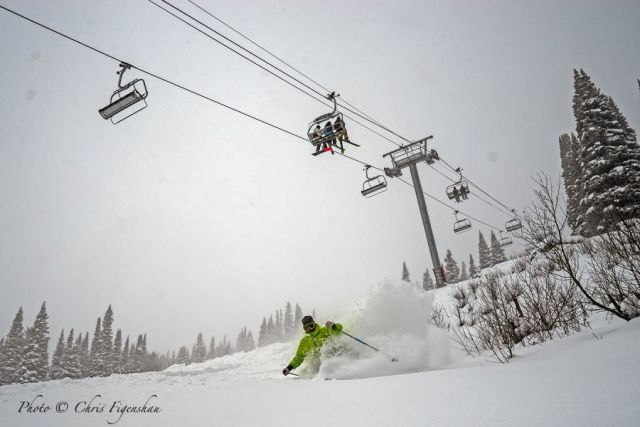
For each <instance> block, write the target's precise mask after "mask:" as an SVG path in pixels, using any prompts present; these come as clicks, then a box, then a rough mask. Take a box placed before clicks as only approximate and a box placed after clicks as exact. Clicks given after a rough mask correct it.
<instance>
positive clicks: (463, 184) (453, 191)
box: [436, 153, 470, 203]
mask: <svg viewBox="0 0 640 427" xmlns="http://www.w3.org/2000/svg"><path fill="white" fill-rule="evenodd" d="M436 155H437V153H436ZM456 172H458V173H459V174H460V178H459V179H458V181H457V182H454V183H453V184H451V185H449V186H448V187H447V197H448V198H449V200H455V201H456V203H460V202H462V201H464V200H467V199H468V198H469V192H470V191H469V183H468V182H467V180H466V179H464V177H463V176H462V169H460V168H457V169H456Z"/></svg>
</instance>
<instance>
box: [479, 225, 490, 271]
mask: <svg viewBox="0 0 640 427" xmlns="http://www.w3.org/2000/svg"><path fill="white" fill-rule="evenodd" d="M478 234H479V236H480V237H479V240H478V255H479V258H480V270H482V269H483V268H487V267H491V251H490V250H489V246H488V245H487V241H486V240H484V236H483V235H482V231H478Z"/></svg>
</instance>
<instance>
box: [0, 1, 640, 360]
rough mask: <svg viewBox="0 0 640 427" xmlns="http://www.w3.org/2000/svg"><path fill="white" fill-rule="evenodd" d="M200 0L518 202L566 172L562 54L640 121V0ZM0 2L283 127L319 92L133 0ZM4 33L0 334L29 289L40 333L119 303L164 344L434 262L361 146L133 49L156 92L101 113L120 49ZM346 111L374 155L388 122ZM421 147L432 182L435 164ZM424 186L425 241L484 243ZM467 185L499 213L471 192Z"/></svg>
mask: <svg viewBox="0 0 640 427" xmlns="http://www.w3.org/2000/svg"><path fill="white" fill-rule="evenodd" d="M200 1H201V4H202V5H203V6H205V7H207V8H209V9H210V10H211V11H212V12H213V13H214V14H216V15H218V16H219V17H220V18H222V19H225V20H226V21H227V22H229V23H230V24H232V25H234V26H236V27H237V28H238V29H239V30H240V31H243V32H245V33H246V34H247V35H248V36H250V37H252V38H254V39H255V40H257V41H259V42H260V43H262V44H263V45H264V46H265V47H267V48H268V49H269V50H271V51H272V52H274V53H276V54H278V55H280V56H281V57H283V58H285V59H286V60H287V61H289V62H290V63H291V64H293V65H295V66H296V67H298V68H300V69H301V70H303V71H304V72H305V73H307V74H308V75H309V76H311V77H312V78H314V79H315V80H317V81H318V82H320V83H322V84H323V85H324V86H326V87H328V88H331V89H332V90H336V91H337V92H339V93H340V94H341V96H342V97H343V98H344V99H346V100H347V101H349V102H351V103H353V104H355V105H356V106H357V107H358V108H360V109H363V110H364V111H365V112H366V113H368V114H370V115H372V116H373V117H374V118H376V119H377V120H379V121H381V122H382V123H384V124H385V125H387V126H389V127H390V128H391V129H393V130H394V131H396V132H398V133H400V134H401V135H403V136H406V137H407V138H410V139H412V140H417V139H420V138H423V137H425V136H427V135H434V140H433V143H432V144H431V145H430V146H431V147H433V148H435V149H437V150H438V152H439V153H440V154H442V156H443V157H444V158H445V159H446V160H447V161H449V162H450V163H452V164H453V165H455V166H462V167H463V169H464V172H465V174H467V175H468V176H469V177H470V178H471V179H472V180H474V182H476V183H477V184H479V185H480V186H481V187H483V188H484V189H485V190H487V191H489V192H490V193H491V194H492V195H494V196H495V197H497V198H498V199H499V200H501V201H502V202H504V203H506V204H507V205H508V206H510V207H513V208H516V209H519V210H521V209H522V208H523V207H524V206H525V205H526V204H527V203H528V201H530V199H531V196H532V191H531V190H532V186H533V185H532V181H531V177H532V176H534V175H535V174H537V173H538V172H540V171H544V172H546V173H548V174H550V175H552V176H558V174H559V173H560V167H559V164H560V162H559V154H558V137H559V135H560V134H561V133H564V132H570V131H571V130H573V129H574V121H573V116H572V111H571V97H572V95H573V81H572V70H573V68H583V69H584V70H585V71H586V72H587V73H588V74H589V75H591V77H592V78H593V80H594V82H595V83H596V85H597V86H598V87H599V88H601V89H602V90H603V91H604V92H605V93H606V94H608V95H609V96H612V97H613V99H614V100H615V102H616V103H617V104H618V106H619V107H620V109H621V110H622V112H623V113H624V114H625V115H626V117H627V119H629V121H630V124H631V126H632V127H633V128H635V129H638V125H639V124H640V119H639V117H640V115H639V113H640V95H639V93H638V88H637V83H636V78H638V77H640V58H639V57H638V52H640V37H639V36H640V30H639V28H640V25H639V24H640V22H639V17H640V3H638V2H637V1H613V2H601V1H562V2H559V1H536V2H532V1H403V2H391V1H346V2H345V1H334V0H331V1H327V2H322V3H318V2H311V1H278V2H266V1H239V2H235V1H234V2H232V1H223V2H213V1H211V0H200ZM2 4H4V5H6V6H7V7H10V8H12V9H14V10H17V11H19V12H21V13H24V14H25V15H27V16H29V17H32V18H33V19H36V20H38V21H40V22H43V23H45V24H47V25H50V26H52V27H54V28H56V29H58V30H60V31H62V32H64V33H67V34H69V35H71V36H73V37H76V38H78V39H79V40H81V41H83V42H85V43H88V44H91V45H93V46H95V47H97V48H99V49H102V50H104V51H106V52H108V53H110V54H112V55H114V56H116V57H118V58H122V59H124V60H126V61H128V62H130V63H132V64H134V65H136V66H138V67H140V68H145V69H148V70H150V71H153V72H154V73H156V74H159V75H161V76H163V77H166V78H168V79H170V80H173V81H176V82H179V83H181V84H183V85H185V86H187V87H190V88H193V89H195V90H198V91H200V92H202V93H204V94H206V95H207V96H210V97H213V98H215V99H219V100H220V101H223V102H225V103H228V104H230V105H233V106H234V107H237V108H239V109H242V110H244V111H247V112H248V113H251V114H254V115H257V116H259V117H260V118H263V119H265V120H268V121H271V122H273V123H276V124H277V125H279V126H282V127H283V128H285V129H287V130H291V131H293V132H295V133H298V134H300V135H304V134H305V132H306V127H307V124H308V123H309V122H310V121H311V120H312V119H313V118H314V117H316V116H318V115H320V114H323V113H325V112H327V109H326V108H323V106H322V105H320V104H319V103H317V102H316V101H314V100H312V99H310V98H308V97H306V96H305V95H303V94H301V93H300V92H298V91H296V90H295V89H293V88H291V87H289V86H286V85H284V84H283V83H282V82H281V81H279V80H277V79H275V78H274V77H272V76H270V75H268V74H267V73H266V72H264V71H262V70H259V69H258V68H256V67H255V66H253V65H251V64H249V63H248V62H246V61H245V60H243V59H241V58H239V57H238V56H236V55H234V54H233V53H231V52H229V51H228V50H226V49H224V48H222V47H221V46H219V45H217V44H215V43H214V42H212V41H211V40H209V39H207V38H205V37H203V36H202V35H201V34H199V33H196V32H195V31H193V30H192V29H190V28H188V27H186V26H185V25H184V24H182V23H180V22H178V21H175V20H174V19H173V18H171V17H170V16H168V15H166V14H165V13H163V12H162V11H160V10H159V9H157V8H156V7H154V6H153V5H151V4H150V3H148V2H147V1H143V0H134V1H111V2H87V1H79V0H78V1H65V2H44V1H40V2H38V1H7V0H5V1H3V2H2ZM176 4H179V5H180V7H183V8H184V9H185V10H188V11H189V12H190V13H193V14H194V15H196V16H198V18H199V19H202V20H203V21H205V22H207V23H208V24H209V25H211V26H213V27H214V28H216V29H218V30H219V31H224V28H223V27H221V26H220V25H218V24H216V23H215V21H213V20H211V19H209V18H208V17H207V16H206V15H203V14H202V13H200V12H199V11H198V10H197V9H196V8H195V7H193V6H192V5H190V4H189V3H188V2H186V1H185V2H176ZM0 34H1V35H2V42H1V43H0V57H1V58H2V59H3V67H0V81H1V82H2V83H1V84H0V99H2V101H3V102H2V103H1V104H0V117H1V119H0V120H1V123H2V134H1V135H2V136H1V139H0V335H2V336H4V335H6V333H7V332H8V329H9V327H10V325H11V321H12V319H13V317H14V315H15V312H16V311H17V309H18V307H20V306H23V308H24V310H25V324H26V325H30V324H31V323H32V322H33V319H34V317H35V314H36V312H37V310H38V308H39V306H40V304H41V302H42V301H44V300H46V301H47V304H48V310H49V315H50V317H51V319H50V325H51V336H52V337H53V338H52V339H56V338H57V335H58V334H59V333H60V330H61V329H62V328H65V329H66V330H67V331H68V330H69V329H70V328H76V332H77V331H78V330H82V331H87V330H88V331H90V332H92V331H93V328H94V326H95V320H96V317H97V316H101V315H102V314H103V313H104V311H105V310H106V308H107V306H108V305H109V304H112V306H113V309H114V312H115V325H114V327H115V328H122V329H123V331H124V332H125V333H126V334H130V335H135V334H138V333H141V332H147V333H148V342H149V347H150V349H154V350H160V351H166V350H167V349H174V348H178V347H179V346H180V345H189V346H190V345H191V344H192V343H193V342H194V341H195V337H196V335H197V333H198V332H200V331H202V332H203V333H204V335H205V337H210V336H211V335H212V334H214V335H215V336H216V338H221V337H222V335H224V334H227V335H228V336H230V337H231V339H233V340H235V335H236V334H237V332H239V330H240V328H241V327H242V326H243V325H245V324H246V325H247V326H248V327H249V328H250V329H251V330H253V332H254V334H256V335H257V329H258V326H259V322H260V321H261V319H262V317H263V316H268V315H269V314H270V313H272V312H273V311H274V310H275V309H277V308H281V307H283V306H284V304H285V303H286V302H287V301H291V302H299V303H300V304H301V305H302V306H303V308H304V309H305V311H311V309H313V308H315V309H317V310H318V312H319V314H321V315H322V319H320V320H326V319H327V318H329V317H332V318H337V319H339V318H340V317H341V316H342V317H345V316H347V313H346V310H347V307H348V303H349V302H350V301H353V300H355V299H357V298H360V297H362V296H363V295H364V294H365V293H366V292H367V290H368V289H369V288H370V287H371V286H372V285H375V284H376V283H379V282H381V281H382V280H384V278H385V277H389V278H398V277H399V276H400V274H401V266H402V261H406V262H407V265H408V267H409V270H410V272H411V274H412V280H414V281H419V282H421V280H422V273H423V272H424V271H425V270H426V269H427V268H431V262H430V258H429V252H428V249H427V245H426V240H425V236H424V231H423V228H422V223H421V220H420V215H419V211H418V207H417V204H416V200H415V194H414V192H413V189H412V188H410V187H408V186H406V185H404V184H402V183H400V182H398V181H397V180H389V190H388V191H387V192H385V193H383V194H381V195H379V196H376V197H374V198H371V199H365V198H363V197H362V196H361V195H360V190H361V186H362V181H363V180H364V172H363V171H362V165H360V164H358V163H354V162H351V161H349V160H348V159H345V158H343V157H341V156H329V155H323V156H319V157H313V156H311V155H310V153H311V152H312V150H313V147H312V146H311V145H310V144H309V143H305V142H304V141H300V140H298V139H295V138H293V137H291V136H288V135H286V134H284V133H281V132H278V131H275V130H273V129H270V128H268V127H265V126H264V125H261V124H259V123H256V122H254V121H251V120H249V119H247V118H244V117H242V116H239V115H237V114H235V113H232V112H229V111H227V110H224V109H222V108H221V107H219V106H216V105H213V104H211V103H208V102H206V101H204V100H202V99H199V98H197V97H194V96H193V95H190V94H187V93H185V92H182V91H179V90H178V89H176V88H174V87H171V86H170V85H167V84H166V83H163V82H161V81H159V80H156V79H154V78H152V77H149V76H145V75H142V74H140V73H139V72H137V71H129V72H127V74H125V76H126V78H125V80H127V79H129V78H134V77H142V78H144V79H145V81H146V84H147V87H148V88H149V97H148V103H149V107H148V108H147V109H146V110H144V111H142V112H141V113H139V114H138V115H136V116H134V117H132V118H130V119H128V120H126V121H125V122H122V123H120V124H119V125H116V126H114V125H112V124H111V123H110V122H107V121H104V120H103V119H102V118H101V117H100V116H99V114H98V112H97V110H98V109H99V108H101V107H103V106H105V105H106V104H107V103H108V101H109V97H110V95H111V92H112V91H113V90H114V89H115V87H116V82H117V78H116V75H115V72H116V70H117V66H118V63H117V62H115V61H113V60H110V59H107V58H105V57H103V56H101V55H97V54H95V53H94V52H91V51H90V50H88V49H85V48H82V47H80V46H78V45H76V44H74V43H72V42H70V41H68V40H65V39H62V38H60V37H58V36H56V35H54V34H51V33H49V32H47V31H44V30H42V29H40V28H38V27H36V26H34V25H33V24H29V23H27V22H25V21H22V20H19V19H18V18H16V17H15V16H13V15H10V14H8V13H6V12H4V11H0ZM225 34H227V32H225ZM347 127H348V129H349V135H350V137H351V139H352V140H354V141H355V142H358V143H360V144H361V145H362V147H361V148H355V147H351V146H349V147H348V148H347V149H348V152H347V154H349V155H351V156H354V157H356V158H358V159H359V160H361V161H363V162H367V163H370V164H373V165H375V166H378V167H383V166H388V160H387V159H384V160H383V159H382V155H383V154H384V153H386V152H388V151H391V150H393V149H394V148H395V146H394V145H392V144H390V143H389V142H387V141H385V140H383V139H381V138H379V137H378V136H376V135H374V134H372V133H370V132H369V131H367V130H366V129H363V128H362V127H359V126H357V125H356V124H353V123H349V122H348V121H347ZM439 169H441V170H444V169H443V168H442V167H439ZM419 170H420V175H421V179H422V185H423V188H424V191H425V192H427V193H429V194H431V195H434V196H436V197H439V198H440V199H441V200H445V193H444V190H445V187H446V185H447V181H446V180H445V179H444V178H443V177H442V176H440V175H438V174H437V173H435V172H434V171H433V170H431V169H429V168H428V167H426V165H421V166H419ZM450 176H452V177H453V175H452V174H450ZM405 178H406V179H409V174H408V171H407V172H406V174H405ZM427 204H428V208H429V213H430V216H431V220H432V224H433V228H434V232H435V236H436V240H437V244H438V250H439V254H440V258H441V259H442V258H444V254H445V251H446V249H447V248H450V249H451V250H452V251H453V253H454V256H455V258H456V259H458V260H459V261H460V260H462V259H464V260H465V261H467V260H468V256H469V253H472V254H473V255H474V258H475V260H476V262H477V261H478V259H477V241H478V230H482V232H483V233H484V234H485V237H487V238H488V237H489V229H488V227H485V226H482V225H479V224H474V228H473V229H472V230H471V231H469V232H467V233H464V234H461V235H454V234H453V231H452V226H453V215H452V212H451V211H450V210H449V209H447V208H444V207H442V206H440V205H438V204H436V203H434V202H432V201H430V200H427ZM460 208H461V209H462V210H463V211H466V212H469V213H470V214H472V215H473V216H475V217H477V218H480V219H482V220H484V221H485V222H487V223H489V224H491V225H494V226H496V227H503V225H504V222H505V221H506V220H507V219H508V217H507V216H506V215H504V214H502V213H500V212H498V211H497V210H495V209H493V208H491V207H490V206H487V205H486V204H485V203H483V202H482V201H480V200H478V199H477V198H474V197H472V198H471V200H469V201H468V202H465V203H464V204H463V205H461V206H460ZM508 252H509V251H508ZM207 339H208V338H207Z"/></svg>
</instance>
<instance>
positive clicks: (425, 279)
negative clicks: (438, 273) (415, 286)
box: [422, 268, 436, 291]
mask: <svg viewBox="0 0 640 427" xmlns="http://www.w3.org/2000/svg"><path fill="white" fill-rule="evenodd" d="M435 288H436V285H435V283H434V281H433V279H432V278H431V272H430V271H429V269H428V268H427V271H425V272H424V274H423V275H422V289H423V290H425V291H430V290H431V289H435Z"/></svg>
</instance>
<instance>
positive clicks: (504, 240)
mask: <svg viewBox="0 0 640 427" xmlns="http://www.w3.org/2000/svg"><path fill="white" fill-rule="evenodd" d="M498 243H499V244H500V246H509V245H511V244H512V243H513V239H512V238H511V237H510V236H503V235H502V231H500V239H499V240H498Z"/></svg>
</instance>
